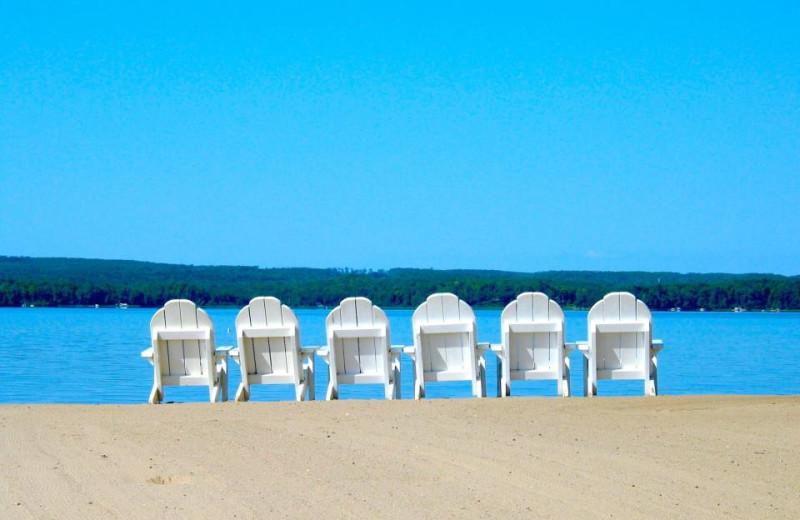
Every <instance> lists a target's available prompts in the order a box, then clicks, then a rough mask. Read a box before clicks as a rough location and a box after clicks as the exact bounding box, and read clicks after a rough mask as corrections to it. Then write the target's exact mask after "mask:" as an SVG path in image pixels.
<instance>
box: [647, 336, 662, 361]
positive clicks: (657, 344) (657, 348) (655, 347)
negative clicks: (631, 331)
mask: <svg viewBox="0 0 800 520" xmlns="http://www.w3.org/2000/svg"><path fill="white" fill-rule="evenodd" d="M662 348H664V341H663V340H660V339H654V340H653V343H652V344H651V345H650V355H651V356H653V357H655V356H656V354H658V353H659V352H661V349H662Z"/></svg>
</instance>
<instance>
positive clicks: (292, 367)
mask: <svg viewBox="0 0 800 520" xmlns="http://www.w3.org/2000/svg"><path fill="white" fill-rule="evenodd" d="M236 340H237V344H238V345H239V356H240V357H239V359H240V364H241V366H242V367H244V368H245V369H246V370H247V373H248V374H250V375H253V374H259V375H269V374H275V375H293V374H297V373H299V363H300V359H299V356H300V331H299V326H298V322H297V316H295V314H294V312H292V309H290V308H289V307H287V306H286V305H283V304H281V302H280V300H278V299H277V298H273V297H272V296H268V297H263V296H260V297H258V298H253V299H252V300H250V303H249V304H248V305H247V306H245V307H243V308H242V310H241V311H239V314H238V315H237V316H236Z"/></svg>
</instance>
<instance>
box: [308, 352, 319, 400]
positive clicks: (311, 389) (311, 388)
mask: <svg viewBox="0 0 800 520" xmlns="http://www.w3.org/2000/svg"><path fill="white" fill-rule="evenodd" d="M306 388H307V389H308V400H309V401H313V400H315V399H316V398H317V389H316V385H315V384H314V356H311V358H310V359H309V360H308V367H306Z"/></svg>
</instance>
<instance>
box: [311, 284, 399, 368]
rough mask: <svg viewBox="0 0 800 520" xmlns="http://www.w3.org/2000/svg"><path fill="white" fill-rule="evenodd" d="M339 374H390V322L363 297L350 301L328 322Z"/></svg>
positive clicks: (331, 347)
mask: <svg viewBox="0 0 800 520" xmlns="http://www.w3.org/2000/svg"><path fill="white" fill-rule="evenodd" d="M325 329H326V332H327V337H328V348H329V350H330V356H332V358H333V359H332V366H335V367H336V373H337V374H376V375H377V374H384V373H386V371H387V370H388V366H389V365H388V363H389V348H390V345H391V340H390V338H389V320H388V318H386V314H385V313H384V312H383V310H381V308H380V307H378V306H377V305H373V304H372V302H371V301H370V300H368V299H367V298H363V297H357V298H346V299H344V300H342V302H341V303H340V304H339V306H338V307H336V308H334V309H333V310H332V311H331V312H330V313H329V314H328V317H327V319H326V320H325Z"/></svg>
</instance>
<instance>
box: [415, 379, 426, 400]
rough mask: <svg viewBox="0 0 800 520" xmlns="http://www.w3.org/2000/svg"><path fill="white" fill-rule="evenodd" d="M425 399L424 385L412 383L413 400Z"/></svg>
mask: <svg viewBox="0 0 800 520" xmlns="http://www.w3.org/2000/svg"><path fill="white" fill-rule="evenodd" d="M424 397H425V383H421V382H416V383H414V399H416V400H420V399H423V398H424Z"/></svg>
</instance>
